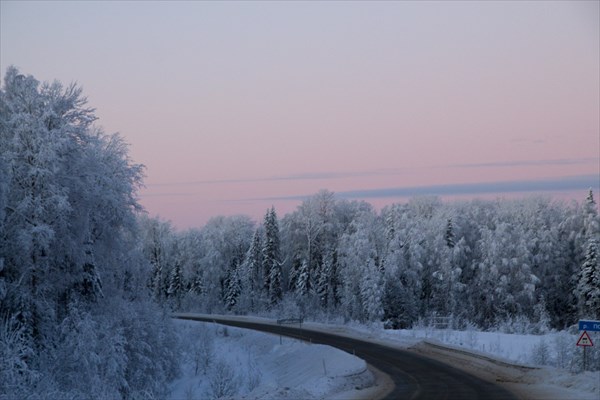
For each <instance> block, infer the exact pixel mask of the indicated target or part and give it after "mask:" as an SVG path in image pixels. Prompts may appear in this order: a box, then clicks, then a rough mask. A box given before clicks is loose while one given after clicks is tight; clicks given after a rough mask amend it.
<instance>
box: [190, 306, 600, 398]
mask: <svg viewBox="0 0 600 400" xmlns="http://www.w3.org/2000/svg"><path fill="white" fill-rule="evenodd" d="M180 315H184V314H180ZM223 317H225V318H230V319H235V320H240V321H249V322H261V323H268V324H276V322H275V321H274V320H273V319H268V318H262V317H249V316H235V317H231V316H223ZM302 327H303V328H304V329H308V330H315V331H322V332H329V333H335V334H338V335H343V336H348V337H352V338H357V339H362V340H369V341H372V342H375V343H380V344H384V345H388V346H392V347H397V348H403V349H408V350H412V351H417V352H420V353H426V354H425V355H427V356H430V357H433V358H437V359H439V360H441V361H443V362H446V363H449V364H452V365H454V366H457V367H459V368H462V369H464V370H466V371H468V372H470V373H473V374H475V375H478V376H481V377H483V378H485V379H488V380H492V381H494V380H495V381H497V382H498V383H499V384H501V385H505V386H506V387H507V388H508V389H509V390H512V391H514V392H516V393H517V394H519V395H520V396H521V397H523V398H527V399H531V400H534V399H540V400H550V399H552V400H571V399H582V400H583V399H594V400H598V399H600V372H598V371H596V372H589V371H588V372H581V365H580V363H579V360H580V352H581V349H580V348H576V346H575V343H576V342H577V338H578V337H579V335H578V334H577V333H567V332H553V333H548V334H545V335H523V334H508V333H501V332H480V331H476V330H466V331H455V330H449V329H439V330H438V329H432V328H423V329H410V330H384V329H383V328H382V326H381V324H372V325H368V326H367V325H362V324H357V323H353V324H346V325H333V324H325V323H316V322H305V323H304V324H303V325H302ZM229 329H233V328H229ZM257 334H258V335H260V336H263V335H266V334H261V333H257ZM266 336H271V340H274V341H276V342H277V343H276V344H275V345H273V347H272V348H271V349H272V350H273V351H270V352H269V354H271V357H275V356H274V355H273V354H276V349H275V347H276V345H278V343H279V342H278V340H279V339H278V337H276V336H272V335H266ZM597 336H600V335H597ZM597 336H594V337H593V338H592V340H593V341H594V343H595V344H596V343H598V344H600V337H597ZM249 339H250V338H249ZM283 340H284V345H285V343H287V342H290V341H291V342H294V341H293V340H292V339H286V338H285V337H284V339H283ZM296 343H298V345H299V346H301V345H303V343H301V342H296ZM427 343H430V344H431V345H427ZM432 345H433V346H432ZM435 345H437V346H442V348H445V350H440V349H437V350H436V349H435V348H434V346H435ZM304 346H309V347H310V346H311V345H306V344H304ZM312 346H316V345H312ZM298 348H302V347H298ZM286 351H287V350H286ZM289 351H290V352H294V351H295V350H293V349H291V348H290V349H289ZM595 351H598V350H595ZM342 353H343V352H342ZM465 353H466V354H465ZM343 354H346V353H343ZM309 358H310V357H309ZM310 359H312V366H311V367H310V370H311V371H312V372H311V373H312V374H314V375H310V374H308V375H307V382H313V383H308V384H307V385H308V386H307V385H304V386H303V385H297V386H295V387H294V388H293V389H292V388H291V387H290V388H289V390H284V389H285V388H286V387H287V386H285V383H284V382H285V378H284V377H281V378H280V380H279V381H278V380H277V379H276V378H272V375H271V378H269V375H268V374H269V371H270V370H269V369H268V368H266V367H265V368H263V370H262V373H263V374H264V375H265V378H264V379H263V383H264V386H263V387H262V388H260V389H257V390H255V391H253V392H252V393H251V395H250V396H248V395H246V397H242V398H245V399H259V398H265V397H269V398H289V399H291V398H315V397H316V398H319V397H331V396H325V395H322V394H320V393H321V392H320V391H319V390H320V389H318V387H319V385H321V384H323V381H325V380H323V379H321V381H319V383H318V384H314V382H317V381H318V379H317V375H318V373H317V372H318V371H321V375H322V376H321V377H323V366H322V364H321V365H320V366H319V363H320V362H321V363H322V361H320V360H322V357H321V358H320V359H319V358H317V356H316V355H314V357H312V358H310ZM257 360H260V358H257ZM273 362H274V360H273V359H272V358H271V359H269V358H268V357H266V358H265V363H266V364H269V363H271V364H269V365H274V364H272V363H273ZM266 364H265V365H266ZM328 365H329V364H328V363H326V365H325V367H326V368H327V366H328ZM268 382H270V383H268ZM278 382H279V383H278ZM267 383H268V384H267ZM280 384H281V386H278V385H280ZM313 384H314V388H315V389H314V391H313V392H310V391H309V390H312V388H313V386H312V385H313ZM331 385H332V386H335V384H334V383H331ZM325 386H327V385H325ZM329 387H331V386H329ZM261 390H266V392H261ZM294 390H298V391H299V392H294ZM350 397H351V396H350Z"/></svg>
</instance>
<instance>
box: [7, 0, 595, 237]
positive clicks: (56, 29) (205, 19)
mask: <svg viewBox="0 0 600 400" xmlns="http://www.w3.org/2000/svg"><path fill="white" fill-rule="evenodd" d="M598 4H599V3H598V2H594V1H585V2H576V1H565V2H560V1H551V2H544V1H534V2H512V1H506V2H501V1H498V2H472V1H468V2H450V1H448V2H377V3H375V2H323V3H320V2H317V3H312V2H51V1H44V2H32V1H29V2H13V1H2V2H1V3H0V11H1V15H0V18H1V19H0V33H1V35H0V67H1V70H2V73H4V71H5V70H6V68H7V67H8V66H9V65H15V66H17V67H18V68H20V69H21V72H23V73H27V74H32V75H34V76H35V77H36V78H38V79H40V80H52V79H55V78H56V79H59V80H61V81H63V82H71V81H77V82H78V83H80V84H81V85H82V86H83V88H84V92H85V93H86V95H87V96H88V98H89V101H90V104H91V105H92V106H94V107H96V108H97V115H98V117H99V118H100V120H99V123H100V124H101V125H102V126H103V127H104V128H105V130H106V131H107V132H111V133H112V132H120V133H121V134H122V135H123V136H124V137H125V138H126V140H127V141H128V142H129V143H130V144H131V151H130V153H131V156H132V158H133V159H134V160H135V161H136V162H139V163H142V164H145V165H146V167H147V178H146V185H147V187H146V189H144V190H143V191H142V192H141V193H140V196H141V203H142V204H143V205H144V206H145V207H146V209H147V210H148V212H149V213H150V214H151V215H157V214H158V215H160V216H161V217H162V218H165V219H170V220H172V221H173V222H174V224H175V225H176V226H177V227H180V228H188V227H194V226H201V225H202V224H204V223H205V222H206V221H207V220H208V219H209V218H210V217H213V216H217V215H231V214H237V213H243V214H248V215H250V216H252V217H253V218H257V219H259V218H261V216H262V215H263V214H264V212H265V210H266V208H267V207H270V206H271V205H275V207H276V208H277V209H278V211H279V212H280V214H283V213H285V212H288V211H291V210H292V209H293V208H294V207H295V206H296V205H297V204H298V202H299V200H298V198H299V197H301V196H306V195H310V194H313V193H315V192H316V191H318V190H319V189H329V190H332V191H334V192H336V193H339V194H340V196H346V197H348V196H349V197H351V198H364V199H368V200H369V201H370V202H372V203H373V204H376V205H378V206H381V205H384V204H389V203H392V202H395V201H398V200H401V199H404V198H406V195H402V196H400V195H398V196H394V194H393V193H392V192H390V193H391V194H390V193H388V192H386V193H388V194H387V195H385V196H383V195H381V192H377V193H378V194H377V195H374V194H373V193H375V192H365V191H368V190H376V189H377V190H378V189H394V188H416V187H430V188H432V190H433V191H434V193H437V194H440V195H441V196H443V197H444V198H445V197H448V198H453V197H456V196H461V197H469V196H470V197H475V196H477V197H479V196H488V197H489V196H514V195H515V193H518V194H519V195H520V194H522V193H523V192H522V188H521V189H519V190H518V191H517V189H514V188H513V187H512V186H511V185H510V184H506V183H504V184H502V185H499V190H498V193H489V192H486V191H482V190H481V187H479V186H477V187H469V188H467V189H468V190H467V192H468V193H464V191H465V187H463V186H456V185H461V184H469V183H478V184H479V183H490V182H491V183H493V182H509V183H511V182H518V181H527V182H531V183H532V187H533V188H541V189H538V190H536V191H540V190H543V191H544V192H548V193H551V194H553V195H557V196H560V197H561V198H565V197H567V198H568V197H573V198H577V199H583V198H585V195H586V190H587V188H588V187H590V186H592V187H594V188H595V189H596V192H597V191H598V187H599V186H600V184H599V183H598V182H599V180H600V115H599V108H600V78H599V70H600V61H599V59H600V55H599V48H600V28H599V22H598V21H599V19H600V15H599V8H598ZM540 181H541V182H546V183H547V185H546V186H543V185H542V186H539V187H538V186H536V185H535V183H536V182H540ZM452 185H455V186H452ZM440 186H450V187H448V188H446V189H445V190H444V191H440V192H439V193H438V192H436V190H437V189H439V188H440ZM453 191H454V192H456V193H452V192H453ZM348 192H353V193H352V194H348ZM373 196H374V197H373ZM290 198H291V199H290Z"/></svg>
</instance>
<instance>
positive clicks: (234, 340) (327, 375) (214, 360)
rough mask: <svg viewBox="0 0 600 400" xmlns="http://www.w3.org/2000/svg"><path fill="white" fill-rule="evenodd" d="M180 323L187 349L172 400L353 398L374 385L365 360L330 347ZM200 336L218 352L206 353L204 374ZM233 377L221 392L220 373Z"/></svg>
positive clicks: (172, 388) (212, 326)
mask: <svg viewBox="0 0 600 400" xmlns="http://www.w3.org/2000/svg"><path fill="white" fill-rule="evenodd" d="M176 324H177V326H178V329H179V330H180V332H181V334H182V339H183V341H184V342H185V343H186V344H185V347H186V350H185V351H184V355H183V360H184V365H183V371H184V372H183V376H182V377H181V378H179V379H178V380H176V381H175V382H173V384H172V386H171V397H170V398H171V399H172V400H182V399H186V400H187V399H205V398H236V399H248V400H254V399H256V400H258V399H298V398H302V399H322V398H332V397H339V396H341V397H343V398H353V397H360V393H361V390H362V389H364V388H367V387H369V386H371V385H372V384H373V381H374V379H373V375H372V374H371V372H370V371H369V370H368V369H367V365H366V363H365V361H364V360H361V359H359V358H358V357H355V356H352V355H351V354H348V353H346V352H343V351H341V350H338V349H336V348H333V347H330V346H324V345H317V344H308V343H305V342H302V341H299V340H296V339H290V338H286V337H281V338H280V337H279V336H277V335H272V334H267V333H261V332H254V331H250V330H245V329H238V328H232V327H223V326H220V325H215V324H210V323H202V322H192V321H176ZM198 338H201V340H204V341H213V343H212V349H213V350H212V352H209V354H202V355H201V356H209V357H210V360H209V362H208V366H207V367H206V368H205V369H204V370H203V368H201V367H200V368H196V360H195V358H194V354H197V352H196V350H195V348H197V347H198V346H196V344H197V343H198ZM207 338H208V339H207ZM200 364H202V361H200ZM223 365H225V367H223ZM217 366H219V368H220V369H219V368H217ZM228 368H229V369H228ZM227 373H229V374H231V375H230V376H226V377H223V380H225V378H227V379H228V380H229V381H230V382H233V385H230V387H217V388H216V389H215V387H216V386H218V385H216V383H215V382H216V381H218V380H219V374H220V375H226V374H227ZM223 384H225V382H223ZM215 392H217V393H215Z"/></svg>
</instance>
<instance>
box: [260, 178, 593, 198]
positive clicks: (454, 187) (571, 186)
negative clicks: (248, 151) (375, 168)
mask: <svg viewBox="0 0 600 400" xmlns="http://www.w3.org/2000/svg"><path fill="white" fill-rule="evenodd" d="M599 183H600V176H599V175H579V176H569V177H561V178H549V179H539V180H527V181H504V182H480V183H455V184H447V185H429V186H412V187H394V188H381V189H367V190H349V191H343V192H337V193H336V196H337V197H338V198H344V199H374V198H395V197H418V196H456V195H484V194H494V193H497V194H499V195H500V194H508V193H527V192H563V191H571V190H587V189H588V188H590V187H592V188H598V186H599ZM308 197H310V195H306V196H289V197H276V198H268V199H260V200H303V199H306V198H308ZM256 200H259V199H256Z"/></svg>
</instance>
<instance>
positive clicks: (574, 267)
mask: <svg viewBox="0 0 600 400" xmlns="http://www.w3.org/2000/svg"><path fill="white" fill-rule="evenodd" d="M584 195H585V193H584ZM599 227H600V224H599V218H598V209H597V205H596V202H595V200H594V197H593V193H592V191H591V190H590V191H589V193H588V195H587V198H586V199H585V201H583V202H582V203H581V204H579V203H575V202H574V203H573V204H569V205H566V204H564V203H562V202H555V201H552V200H551V199H550V198H545V197H535V196H534V197H529V198H524V199H517V200H502V199H499V200H495V201H483V200H472V201H466V202H452V203H445V202H442V201H440V200H439V199H438V198H435V197H424V198H415V199H412V200H410V201H408V202H407V203H405V204H394V205H391V206H387V207H385V208H383V210H381V212H376V211H375V210H374V208H373V207H372V206H371V205H370V204H368V203H366V202H361V201H346V200H339V199H336V198H335V194H334V193H332V192H329V191H325V190H324V191H320V192H319V193H317V194H315V195H313V196H312V197H310V198H308V199H306V200H304V201H303V202H302V203H301V204H300V205H299V206H298V208H297V209H296V210H295V211H294V212H292V213H290V214H288V215H285V216H283V217H282V218H281V219H279V218H278V217H277V214H276V211H275V209H274V208H271V209H269V210H267V212H266V214H265V217H264V220H263V221H262V223H261V224H259V225H258V226H256V224H255V223H254V222H253V221H252V220H251V219H250V218H249V217H247V216H243V215H240V216H230V217H216V218H213V219H212V220H210V221H209V222H208V223H207V224H206V226H204V227H203V228H202V229H192V230H189V231H187V232H177V231H175V230H174V229H173V227H172V226H171V225H170V223H169V222H167V221H161V220H159V219H155V218H154V219H153V218H142V220H141V230H142V232H143V237H142V238H141V241H142V251H143V254H144V256H145V257H146V259H147V260H148V262H149V263H150V264H151V265H152V276H151V278H150V281H149V285H150V287H151V289H152V292H153V294H152V296H153V297H154V299H155V301H157V302H158V303H162V304H166V305H168V306H169V307H170V308H171V309H173V310H178V311H202V312H209V313H210V312H219V313H223V312H231V313H238V314H247V313H250V314H256V313H259V314H260V313H269V312H270V311H272V310H278V311H279V312H281V311H282V310H285V312H288V313H295V314H296V315H298V316H303V317H312V318H317V319H321V320H322V319H325V320H327V319H330V318H331V317H334V316H335V317H337V316H343V318H344V320H345V321H349V320H356V321H360V322H369V321H384V322H385V324H386V326H387V327H391V328H409V327H411V326H412V325H413V324H415V323H416V322H418V321H421V322H422V321H424V320H427V319H428V318H431V317H432V316H444V317H450V318H451V320H452V325H453V327H455V328H458V329H460V328H464V327H465V326H467V325H469V326H476V327H478V328H480V329H486V330H487V329H492V328H498V327H503V329H505V330H506V329H508V330H510V329H513V330H515V331H519V332H521V333H524V332H530V333H542V332H546V331H548V330H550V329H564V328H567V327H569V326H571V325H573V324H575V323H576V322H577V320H578V319H579V318H580V317H585V318H592V319H593V318H598V317H599V316H600V315H599V312H600V272H599V270H598V256H597V253H598V238H599V234H600V229H599Z"/></svg>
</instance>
